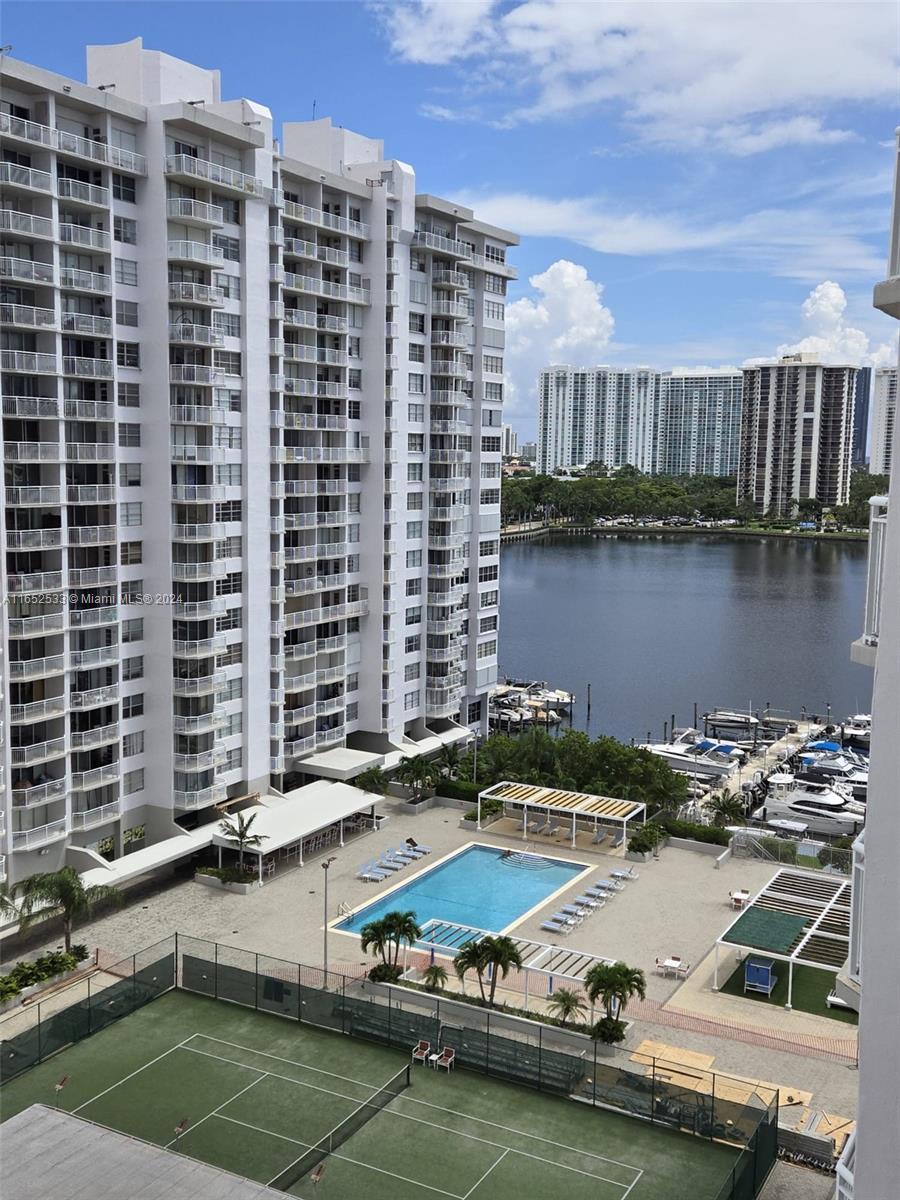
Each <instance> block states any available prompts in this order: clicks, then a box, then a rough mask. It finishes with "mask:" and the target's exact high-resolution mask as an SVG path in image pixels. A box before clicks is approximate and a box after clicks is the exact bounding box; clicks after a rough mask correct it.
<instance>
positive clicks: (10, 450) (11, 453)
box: [3, 442, 62, 462]
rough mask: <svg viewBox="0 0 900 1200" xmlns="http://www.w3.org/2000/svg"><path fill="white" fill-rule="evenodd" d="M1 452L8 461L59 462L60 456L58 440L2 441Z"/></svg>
mask: <svg viewBox="0 0 900 1200" xmlns="http://www.w3.org/2000/svg"><path fill="white" fill-rule="evenodd" d="M3 453H4V455H5V457H6V458H7V460H8V461H9V462H59V461H60V459H61V457H62V451H61V450H60V448H59V443H58V442H4V443H3Z"/></svg>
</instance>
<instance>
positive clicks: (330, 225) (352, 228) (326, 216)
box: [284, 200, 371, 238]
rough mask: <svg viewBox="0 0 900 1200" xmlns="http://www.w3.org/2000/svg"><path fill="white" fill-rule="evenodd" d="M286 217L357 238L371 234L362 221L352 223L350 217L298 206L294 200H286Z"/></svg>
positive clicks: (301, 205)
mask: <svg viewBox="0 0 900 1200" xmlns="http://www.w3.org/2000/svg"><path fill="white" fill-rule="evenodd" d="M284 215H285V216H286V217H289V218H290V219H292V220H294V221H300V222H302V223H303V224H305V225H317V226H319V227H320V228H322V229H333V230H335V231H336V232H337V233H347V234H349V235H350V236H351V237H355V238H367V237H369V236H370V233H371V230H370V228H369V226H368V225H366V224H365V223H364V222H362V221H351V220H350V218H349V217H341V216H338V215H337V214H335V213H327V212H323V211H322V210H321V209H320V208H310V207H309V205H307V204H297V203H295V202H294V201H293V200H285V202H284Z"/></svg>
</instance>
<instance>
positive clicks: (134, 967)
mask: <svg viewBox="0 0 900 1200" xmlns="http://www.w3.org/2000/svg"><path fill="white" fill-rule="evenodd" d="M136 1008H137V955H136V954H132V956H131V1011H132V1012H134V1011H135V1009H136Z"/></svg>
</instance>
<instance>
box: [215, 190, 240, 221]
mask: <svg viewBox="0 0 900 1200" xmlns="http://www.w3.org/2000/svg"><path fill="white" fill-rule="evenodd" d="M212 202H213V204H215V205H217V206H218V207H219V208H221V209H222V211H223V212H224V214H225V221H226V223H227V224H228V225H240V223H241V202H240V200H235V199H233V198H232V197H231V196H220V195H219V194H218V192H213V198H212Z"/></svg>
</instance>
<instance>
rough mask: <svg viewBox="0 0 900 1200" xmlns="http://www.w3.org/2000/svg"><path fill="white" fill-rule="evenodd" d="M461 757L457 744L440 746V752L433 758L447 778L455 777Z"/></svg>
mask: <svg viewBox="0 0 900 1200" xmlns="http://www.w3.org/2000/svg"><path fill="white" fill-rule="evenodd" d="M461 759H462V756H461V754H460V752H459V746H454V745H450V746H442V747H441V752H440V754H438V756H437V758H436V759H435V765H436V766H437V767H438V769H439V770H440V771H441V772H442V774H444V775H445V776H446V777H447V779H455V778H456V776H457V773H458V771H459V764H460V761H461Z"/></svg>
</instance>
